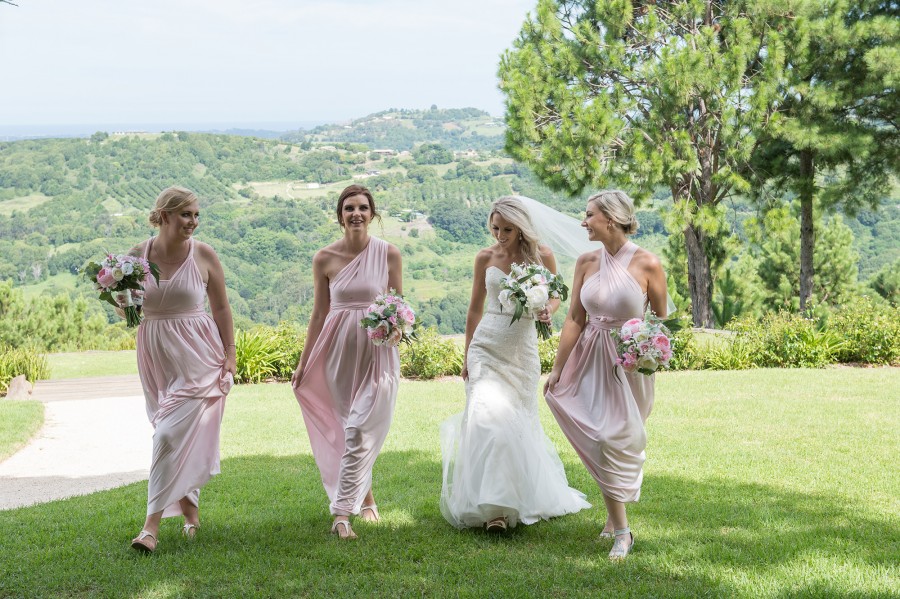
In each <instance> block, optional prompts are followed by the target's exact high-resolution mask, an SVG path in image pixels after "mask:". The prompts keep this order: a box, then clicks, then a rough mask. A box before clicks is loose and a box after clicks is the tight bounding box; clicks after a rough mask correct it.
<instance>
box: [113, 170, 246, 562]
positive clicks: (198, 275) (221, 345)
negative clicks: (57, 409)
mask: <svg viewBox="0 0 900 599" xmlns="http://www.w3.org/2000/svg"><path fill="white" fill-rule="evenodd" d="M199 218H200V208H199V204H198V201H197V196H195V195H194V194H193V193H192V192H191V191H189V190H187V189H184V188H183V187H170V188H168V189H166V190H164V191H163V192H162V193H161V194H160V195H159V197H158V198H157V199H156V207H155V208H154V209H153V211H152V212H151V213H150V223H151V224H152V225H153V226H156V227H159V235H157V236H156V237H152V238H150V239H149V240H147V241H145V242H143V243H141V244H139V245H138V246H136V247H135V248H134V250H133V252H134V253H135V254H136V255H141V256H144V257H145V258H147V259H148V260H149V261H150V262H154V263H155V264H157V265H158V266H159V268H160V277H159V278H160V280H159V285H157V284H156V281H155V280H154V279H153V278H152V277H149V278H148V280H147V283H146V284H145V289H144V301H143V316H144V320H143V322H142V323H141V325H140V327H139V328H138V332H137V358H138V372H139V373H140V377H141V384H142V385H143V387H144V396H145V398H146V401H147V416H148V417H149V418H150V422H151V424H153V427H154V433H153V460H152V462H151V464H150V480H149V483H148V497H147V519H146V521H145V522H144V528H143V529H142V530H141V533H140V534H139V535H138V536H137V537H136V538H135V539H134V540H133V541H132V543H131V546H132V547H134V548H135V549H137V550H139V551H144V552H147V553H150V552H153V551H154V550H155V549H156V545H157V538H158V534H159V523H160V520H161V519H162V518H164V517H165V518H168V517H172V516H184V522H185V524H184V528H183V530H182V532H183V534H184V535H185V536H187V537H190V538H193V536H194V535H195V534H196V532H197V529H198V528H199V527H200V512H199V499H200V487H202V486H203V485H204V484H206V482H207V481H208V480H209V479H210V477H211V476H213V475H214V474H218V473H219V429H220V425H221V423H222V414H223V412H224V409H225V396H226V395H227V394H228V391H229V390H230V389H231V386H232V384H233V383H234V373H235V366H236V364H235V351H234V350H235V347H234V331H233V324H232V316H231V307H230V305H229V304H228V297H227V296H226V294H225V276H224V273H223V271H222V265H221V264H220V263H219V258H218V257H217V256H216V253H215V252H214V251H213V249H212V248H211V247H209V246H208V245H206V244H205V243H201V242H198V241H195V240H194V238H193V234H194V231H195V230H196V228H197V226H198V224H199V223H198V221H199ZM207 298H208V299H209V306H210V309H211V311H212V316H211V317H210V315H209V314H207V312H206V310H205V309H204V303H205V300H206V299H207Z"/></svg>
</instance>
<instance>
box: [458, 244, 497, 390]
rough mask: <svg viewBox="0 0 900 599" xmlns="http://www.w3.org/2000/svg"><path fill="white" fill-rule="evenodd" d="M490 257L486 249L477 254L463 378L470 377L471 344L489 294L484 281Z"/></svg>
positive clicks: (467, 321) (470, 300)
mask: <svg viewBox="0 0 900 599" xmlns="http://www.w3.org/2000/svg"><path fill="white" fill-rule="evenodd" d="M489 258H490V254H489V253H488V252H486V251H484V250H482V251H480V252H478V254H477V255H476V256H475V267H474V270H475V272H474V274H473V276H472V296H471V298H470V299H469V310H468V312H466V347H465V350H464V353H463V367H462V373H461V374H462V377H463V380H468V378H469V365H468V360H469V344H470V343H471V342H472V336H473V335H474V334H475V329H477V328H478V323H480V322H481V317H482V316H483V315H484V299H485V297H486V296H487V288H486V287H485V282H484V270H485V269H486V268H487V263H488V260H489Z"/></svg>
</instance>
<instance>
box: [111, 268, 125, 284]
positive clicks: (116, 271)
mask: <svg viewBox="0 0 900 599" xmlns="http://www.w3.org/2000/svg"><path fill="white" fill-rule="evenodd" d="M112 276H113V278H114V279H115V280H117V281H121V280H122V279H124V278H125V273H124V272H122V269H121V268H114V269H113V271H112Z"/></svg>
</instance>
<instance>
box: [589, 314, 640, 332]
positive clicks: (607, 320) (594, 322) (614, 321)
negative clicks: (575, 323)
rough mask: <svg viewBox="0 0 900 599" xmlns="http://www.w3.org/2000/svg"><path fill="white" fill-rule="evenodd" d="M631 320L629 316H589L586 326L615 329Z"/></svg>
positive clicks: (608, 329)
mask: <svg viewBox="0 0 900 599" xmlns="http://www.w3.org/2000/svg"><path fill="white" fill-rule="evenodd" d="M629 320H631V319H630V318H613V317H612V316H605V315H601V316H591V317H590V319H589V320H588V322H587V326H589V327H594V328H597V329H604V330H607V331H617V330H619V329H621V328H622V325H623V324H625V323H626V322H628V321H629Z"/></svg>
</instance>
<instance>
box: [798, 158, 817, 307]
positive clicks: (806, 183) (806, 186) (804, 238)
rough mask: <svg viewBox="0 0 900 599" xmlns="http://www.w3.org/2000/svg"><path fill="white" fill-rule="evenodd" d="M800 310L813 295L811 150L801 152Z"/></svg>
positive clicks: (814, 190) (812, 183) (812, 171)
mask: <svg viewBox="0 0 900 599" xmlns="http://www.w3.org/2000/svg"><path fill="white" fill-rule="evenodd" d="M800 177H801V182H800V310H805V309H806V304H807V302H809V298H810V296H812V287H813V275H814V274H815V273H814V272H813V251H814V249H815V245H816V232H815V229H814V227H813V198H814V196H815V192H816V181H815V169H814V168H813V154H812V151H811V150H803V151H802V152H800Z"/></svg>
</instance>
